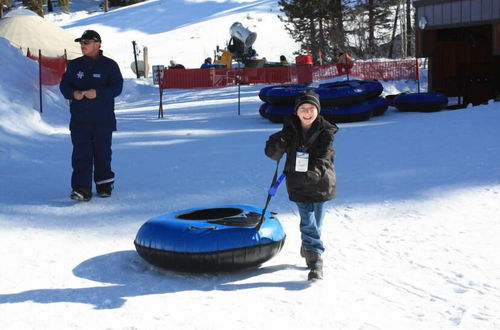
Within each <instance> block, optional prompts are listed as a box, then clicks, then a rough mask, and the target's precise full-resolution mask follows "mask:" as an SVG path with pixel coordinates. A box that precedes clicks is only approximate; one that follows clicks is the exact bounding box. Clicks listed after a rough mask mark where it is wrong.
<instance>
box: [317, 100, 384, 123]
mask: <svg viewBox="0 0 500 330" xmlns="http://www.w3.org/2000/svg"><path fill="white" fill-rule="evenodd" d="M373 113H374V109H373V106H372V105H370V102H369V101H364V102H360V103H357V104H351V105H344V106H341V107H329V108H322V109H321V115H322V116H323V117H324V118H325V119H326V120H328V121H329V122H332V123H351V122H356V121H365V120H368V119H370V118H371V117H372V116H373Z"/></svg>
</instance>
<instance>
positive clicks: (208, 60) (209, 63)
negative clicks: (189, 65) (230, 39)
mask: <svg viewBox="0 0 500 330" xmlns="http://www.w3.org/2000/svg"><path fill="white" fill-rule="evenodd" d="M213 67H214V65H213V64H212V58H211V57H207V58H206V59H205V61H204V62H203V64H202V65H201V67H200V69H208V68H213Z"/></svg>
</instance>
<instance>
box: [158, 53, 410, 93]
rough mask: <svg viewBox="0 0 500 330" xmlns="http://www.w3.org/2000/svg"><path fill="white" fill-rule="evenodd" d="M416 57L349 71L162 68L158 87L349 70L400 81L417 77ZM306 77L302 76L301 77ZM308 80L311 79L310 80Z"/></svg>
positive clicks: (279, 80) (282, 79) (291, 79)
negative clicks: (160, 81)
mask: <svg viewBox="0 0 500 330" xmlns="http://www.w3.org/2000/svg"><path fill="white" fill-rule="evenodd" d="M416 65H417V62H416V61H415V59H410V60H397V61H384V62H354V65H353V67H352V68H350V69H349V70H348V71H345V70H342V71H341V72H339V71H340V69H343V68H339V67H338V66H337V64H327V65H319V66H313V65H298V66H284V67H264V68H243V69H235V68H232V69H215V68H211V69H175V70H172V69H170V70H165V71H164V74H163V81H162V84H161V86H160V87H161V89H166V88H214V87H226V86H235V85H237V84H238V83H241V84H285V83H297V82H300V81H304V79H306V80H307V79H309V80H311V78H310V75H311V74H312V81H320V80H325V79H330V78H334V77H338V76H340V75H345V74H346V73H348V74H349V75H351V76H353V77H357V78H360V79H375V80H400V79H417V72H418V71H417V68H416ZM304 77H305V78H304ZM312 81H311V82H312Z"/></svg>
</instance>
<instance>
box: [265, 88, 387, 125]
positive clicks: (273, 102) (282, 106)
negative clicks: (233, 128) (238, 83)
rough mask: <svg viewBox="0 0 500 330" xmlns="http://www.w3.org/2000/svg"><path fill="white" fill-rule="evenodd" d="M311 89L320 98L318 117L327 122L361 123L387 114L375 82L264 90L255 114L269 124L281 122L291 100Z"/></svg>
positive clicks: (288, 109) (385, 102)
mask: <svg viewBox="0 0 500 330" xmlns="http://www.w3.org/2000/svg"><path fill="white" fill-rule="evenodd" d="M307 89H312V90H314V91H315V92H316V93H317V94H318V95H319V98H320V102H321V115H322V116H323V117H325V119H327V120H328V121H330V122H334V123H345V122H355V121H364V120H368V119H370V118H371V117H372V116H374V115H381V114H383V113H384V112H385V111H386V110H387V106H388V104H387V101H386V100H385V99H384V98H382V97H380V96H379V95H380V94H381V93H382V91H383V87H382V84H380V83H379V82H378V81H376V80H348V81H339V82H332V83H325V84H321V85H319V87H317V88H312V87H309V86H306V85H301V84H292V85H277V86H268V87H264V88H262V89H261V90H260V92H259V97H260V99H261V100H263V101H264V102H265V103H264V104H262V105H261V107H260V109H259V113H260V114H261V116H263V117H264V118H267V119H269V120H270V121H272V122H276V123H279V122H283V119H284V118H285V116H287V115H291V114H292V113H293V109H294V103H295V98H296V97H297V95H299V94H300V93H301V92H303V91H305V90H307Z"/></svg>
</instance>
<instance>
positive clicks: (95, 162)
mask: <svg viewBox="0 0 500 330" xmlns="http://www.w3.org/2000/svg"><path fill="white" fill-rule="evenodd" d="M112 135H113V130H112V129H109V128H103V127H91V126H82V127H80V126H78V127H72V128H71V142H72V143H73V154H72V157H71V163H72V166H73V174H72V175H71V187H72V188H73V189H74V188H75V187H78V186H80V187H86V188H89V189H90V190H91V191H92V172H93V174H94V182H95V183H96V185H98V184H102V183H113V182H114V178H115V174H114V173H113V171H112V170H111V138H112Z"/></svg>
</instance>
